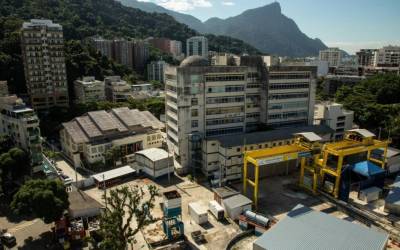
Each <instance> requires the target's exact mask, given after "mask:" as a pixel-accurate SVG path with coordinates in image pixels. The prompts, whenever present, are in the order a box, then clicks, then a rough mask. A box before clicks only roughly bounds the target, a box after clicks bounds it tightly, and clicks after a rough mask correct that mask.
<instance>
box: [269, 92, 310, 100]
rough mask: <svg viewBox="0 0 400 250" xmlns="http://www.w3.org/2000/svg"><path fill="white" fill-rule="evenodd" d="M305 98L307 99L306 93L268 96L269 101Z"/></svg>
mask: <svg viewBox="0 0 400 250" xmlns="http://www.w3.org/2000/svg"><path fill="white" fill-rule="evenodd" d="M307 97H308V93H285V94H272V95H269V99H270V100H280V99H294V98H307Z"/></svg>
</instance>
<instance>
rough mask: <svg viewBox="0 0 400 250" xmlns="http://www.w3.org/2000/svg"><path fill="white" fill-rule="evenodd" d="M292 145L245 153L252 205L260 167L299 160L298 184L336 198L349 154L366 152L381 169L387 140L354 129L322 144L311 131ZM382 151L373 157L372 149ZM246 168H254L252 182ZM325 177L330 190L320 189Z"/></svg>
mask: <svg viewBox="0 0 400 250" xmlns="http://www.w3.org/2000/svg"><path fill="white" fill-rule="evenodd" d="M294 137H295V140H294V143H292V144H289V145H284V146H278V147H272V148H266V149H259V150H254V151H246V152H245V153H244V164H243V192H244V194H246V193H247V186H248V185H250V186H251V187H252V188H253V202H254V206H255V207H257V203H258V192H259V173H260V170H259V168H260V166H262V167H268V165H270V164H274V163H278V162H283V161H289V160H300V179H299V185H300V186H301V187H303V188H306V189H308V190H310V191H311V192H313V193H314V194H316V193H317V190H318V189H319V188H320V189H322V190H324V191H327V192H329V193H331V194H332V195H333V196H334V197H335V198H338V194H339V184H340V178H341V173H342V169H343V165H344V163H345V159H346V157H348V156H351V155H357V154H362V153H366V154H367V157H366V158H367V161H370V162H373V163H375V164H378V165H379V166H380V167H381V168H384V166H385V161H386V154H387V148H388V145H389V144H390V140H384V141H381V140H377V139H375V135H374V134H373V133H371V132H369V131H368V130H366V129H353V130H349V131H346V132H345V135H344V139H343V140H341V141H338V142H332V143H326V144H321V141H322V138H321V137H319V136H318V135H316V134H315V133H312V132H306V133H298V134H295V135H294ZM377 149H379V150H382V149H383V154H382V155H381V156H380V158H375V157H373V154H372V152H373V151H374V150H377ZM249 165H253V166H254V180H252V179H250V178H249V177H248V167H249ZM326 176H331V178H333V179H334V183H333V188H332V190H326V189H325V188H324V187H323V185H322V184H323V183H324V180H325V179H326V178H325V177H326Z"/></svg>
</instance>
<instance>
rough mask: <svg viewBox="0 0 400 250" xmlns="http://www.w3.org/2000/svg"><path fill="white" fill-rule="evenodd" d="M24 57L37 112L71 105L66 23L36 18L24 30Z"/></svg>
mask: <svg viewBox="0 0 400 250" xmlns="http://www.w3.org/2000/svg"><path fill="white" fill-rule="evenodd" d="M21 45H22V57H23V62H24V71H25V79H26V84H27V89H28V94H29V96H30V104H31V105H32V107H33V108H34V109H35V110H37V111H46V110H48V109H49V108H52V107H68V106H69V99H68V85H67V75H66V68H65V57H64V38H63V29H62V26H61V25H59V24H56V23H53V22H52V21H50V20H39V19H32V20H31V21H30V22H24V23H23V25H22V30H21Z"/></svg>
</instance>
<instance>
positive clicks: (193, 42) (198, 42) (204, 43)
mask: <svg viewBox="0 0 400 250" xmlns="http://www.w3.org/2000/svg"><path fill="white" fill-rule="evenodd" d="M186 56H187V57H189V56H202V57H208V39H207V38H206V37H204V36H194V37H191V38H189V39H187V40H186Z"/></svg>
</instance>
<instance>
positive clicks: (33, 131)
mask: <svg viewBox="0 0 400 250" xmlns="http://www.w3.org/2000/svg"><path fill="white" fill-rule="evenodd" d="M0 110H1V112H0V120H1V122H0V133H1V134H2V135H8V136H10V138H11V139H12V141H13V142H14V143H15V145H16V146H17V147H20V148H22V149H24V150H25V151H26V152H28V153H29V155H30V157H31V161H32V164H33V165H38V164H40V163H41V161H42V143H41V140H40V128H39V119H38V117H37V115H36V114H35V112H34V110H33V109H31V108H29V107H27V106H26V105H25V103H24V102H23V101H22V99H20V98H18V97H17V96H15V95H13V96H6V97H0Z"/></svg>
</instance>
